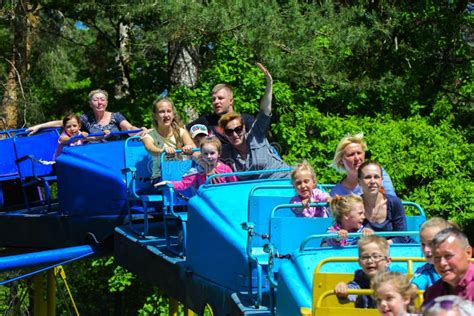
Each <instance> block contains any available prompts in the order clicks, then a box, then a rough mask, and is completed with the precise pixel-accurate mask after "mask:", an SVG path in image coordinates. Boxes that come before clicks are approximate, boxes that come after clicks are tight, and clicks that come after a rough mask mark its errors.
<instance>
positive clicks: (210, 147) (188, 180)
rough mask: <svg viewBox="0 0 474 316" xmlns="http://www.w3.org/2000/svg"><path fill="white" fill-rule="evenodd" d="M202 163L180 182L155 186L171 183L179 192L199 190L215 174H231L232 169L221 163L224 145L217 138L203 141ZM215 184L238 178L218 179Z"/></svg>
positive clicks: (201, 146) (215, 179) (208, 138)
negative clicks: (191, 189) (188, 189)
mask: <svg viewBox="0 0 474 316" xmlns="http://www.w3.org/2000/svg"><path fill="white" fill-rule="evenodd" d="M200 148H201V157H200V159H201V163H200V166H198V167H197V168H196V169H193V170H192V171H191V172H189V173H188V174H186V175H185V176H183V179H182V180H180V181H161V182H158V183H157V184H155V187H157V186H160V185H163V184H168V183H171V184H172V185H173V188H174V189H175V190H178V191H183V190H186V189H187V188H189V187H193V188H195V189H197V188H198V187H199V186H200V185H201V184H204V183H205V182H206V178H207V177H208V176H210V175H213V174H219V173H230V172H232V169H231V168H230V167H229V166H228V165H226V164H224V163H222V162H221V161H219V158H220V155H221V150H222V144H221V142H220V140H219V139H218V138H217V137H215V136H208V137H205V138H203V139H202V140H201V144H200ZM213 180H214V181H213V183H225V182H235V181H237V177H236V176H227V177H217V178H214V179H213Z"/></svg>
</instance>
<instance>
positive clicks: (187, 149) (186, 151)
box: [181, 145, 193, 155]
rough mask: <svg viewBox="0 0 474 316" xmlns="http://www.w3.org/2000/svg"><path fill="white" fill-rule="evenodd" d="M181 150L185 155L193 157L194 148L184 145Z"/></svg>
mask: <svg viewBox="0 0 474 316" xmlns="http://www.w3.org/2000/svg"><path fill="white" fill-rule="evenodd" d="M181 150H182V151H183V153H184V154H185V155H192V153H193V146H190V145H184V146H183V148H181Z"/></svg>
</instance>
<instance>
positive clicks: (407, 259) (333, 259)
mask: <svg viewBox="0 0 474 316" xmlns="http://www.w3.org/2000/svg"><path fill="white" fill-rule="evenodd" d="M390 259H391V260H392V262H407V265H408V268H407V275H408V276H412V275H413V263H414V262H425V261H426V259H425V258H421V257H390ZM358 260H359V258H358V257H331V258H324V259H322V260H321V261H319V263H318V265H317V266H316V268H315V269H314V273H320V272H321V269H322V267H323V265H325V264H327V263H331V262H357V261H358Z"/></svg>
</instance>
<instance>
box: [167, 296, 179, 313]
mask: <svg viewBox="0 0 474 316" xmlns="http://www.w3.org/2000/svg"><path fill="white" fill-rule="evenodd" d="M168 308H169V311H168V315H169V316H178V309H179V302H178V300H177V299H174V298H171V297H170V298H169V300H168Z"/></svg>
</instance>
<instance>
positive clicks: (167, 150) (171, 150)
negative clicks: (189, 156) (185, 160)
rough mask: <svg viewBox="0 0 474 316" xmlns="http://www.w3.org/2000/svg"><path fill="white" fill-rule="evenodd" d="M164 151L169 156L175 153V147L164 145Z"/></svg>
mask: <svg viewBox="0 0 474 316" xmlns="http://www.w3.org/2000/svg"><path fill="white" fill-rule="evenodd" d="M165 152H166V155H168V156H169V157H172V156H174V155H175V154H176V149H174V148H171V147H165Z"/></svg>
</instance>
